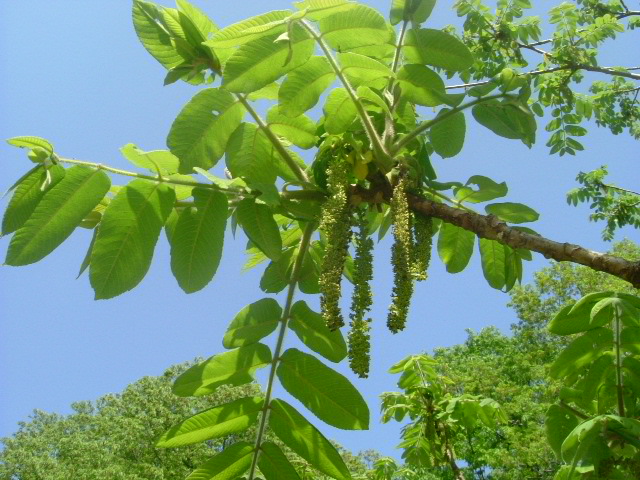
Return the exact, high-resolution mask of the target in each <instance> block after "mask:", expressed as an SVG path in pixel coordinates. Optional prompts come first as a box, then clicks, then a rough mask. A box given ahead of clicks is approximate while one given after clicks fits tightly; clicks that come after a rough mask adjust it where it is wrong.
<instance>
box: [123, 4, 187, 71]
mask: <svg viewBox="0 0 640 480" xmlns="http://www.w3.org/2000/svg"><path fill="white" fill-rule="evenodd" d="M161 18H162V7H159V6H157V5H155V4H153V3H151V2H145V1H142V0H134V2H133V26H134V28H135V31H136V34H137V35H138V39H140V42H141V43H142V45H143V46H144V48H146V49H147V52H149V53H150V54H151V56H152V57H154V58H155V59H156V60H157V61H158V62H160V63H161V64H162V66H164V67H165V68H167V69H171V68H173V67H177V66H178V65H180V64H181V63H182V62H183V61H184V60H185V58H184V57H183V56H182V55H180V54H179V53H178V50H177V49H176V47H175V45H174V44H173V42H172V41H171V36H170V35H169V32H168V31H167V30H166V29H165V28H164V27H163V26H162V24H161V23H160V19H161Z"/></svg>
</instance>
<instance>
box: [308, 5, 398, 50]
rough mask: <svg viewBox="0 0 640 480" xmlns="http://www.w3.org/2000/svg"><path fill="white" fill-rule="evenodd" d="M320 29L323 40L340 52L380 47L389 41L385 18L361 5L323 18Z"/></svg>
mask: <svg viewBox="0 0 640 480" xmlns="http://www.w3.org/2000/svg"><path fill="white" fill-rule="evenodd" d="M319 28H320V33H321V34H322V38H323V40H324V41H325V42H326V43H327V44H329V46H330V47H331V48H333V49H334V50H338V51H344V50H348V49H350V48H355V47H361V46H365V45H380V44H383V43H386V42H387V40H388V39H389V31H388V30H387V25H386V22H385V19H384V17H383V16H382V15H380V13H379V12H378V11H377V10H375V9H373V8H371V7H367V6H365V5H360V4H358V5H356V6H355V7H354V8H352V9H350V10H348V11H346V12H339V13H335V14H333V15H331V16H328V17H325V18H323V19H322V20H320V24H319Z"/></svg>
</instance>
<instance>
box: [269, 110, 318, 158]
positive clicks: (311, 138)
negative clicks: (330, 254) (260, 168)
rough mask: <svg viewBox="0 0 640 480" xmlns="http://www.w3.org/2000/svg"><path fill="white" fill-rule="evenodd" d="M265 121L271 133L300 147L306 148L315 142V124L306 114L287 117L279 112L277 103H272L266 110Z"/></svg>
mask: <svg viewBox="0 0 640 480" xmlns="http://www.w3.org/2000/svg"><path fill="white" fill-rule="evenodd" d="M267 123H268V124H269V128H270V129H271V131H273V133H275V134H276V135H280V136H281V137H284V138H286V139H287V140H289V141H290V142H291V143H293V144H294V145H296V146H298V147H300V148H304V149H308V148H311V147H314V146H315V144H316V141H317V137H316V124H315V122H314V121H313V120H311V119H310V118H309V117H307V116H306V115H300V116H298V117H288V116H286V115H283V114H282V113H280V111H279V107H278V105H274V106H273V107H271V108H270V109H269V111H268V112H267Z"/></svg>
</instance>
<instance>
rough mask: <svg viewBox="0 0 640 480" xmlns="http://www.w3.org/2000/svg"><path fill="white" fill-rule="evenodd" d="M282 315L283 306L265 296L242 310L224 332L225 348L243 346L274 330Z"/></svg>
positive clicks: (223, 342) (223, 341) (223, 343)
mask: <svg viewBox="0 0 640 480" xmlns="http://www.w3.org/2000/svg"><path fill="white" fill-rule="evenodd" d="M281 317H282V308H280V305H278V302H276V301H275V300H274V299H273V298H263V299H261V300H258V301H257V302H254V303H252V304H250V305H247V306H246V307H244V308H243V309H242V310H240V311H239V312H238V313H237V315H236V316H235V317H234V319H233V320H232V321H231V323H230V324H229V327H228V328H227V332H226V333H225V334H224V338H223V340H222V345H223V346H224V348H235V347H243V346H245V345H251V344H252V343H256V342H258V341H259V340H260V339H262V338H264V337H266V336H267V335H269V334H270V333H271V332H273V331H274V330H275V329H276V327H277V326H278V323H280V319H281Z"/></svg>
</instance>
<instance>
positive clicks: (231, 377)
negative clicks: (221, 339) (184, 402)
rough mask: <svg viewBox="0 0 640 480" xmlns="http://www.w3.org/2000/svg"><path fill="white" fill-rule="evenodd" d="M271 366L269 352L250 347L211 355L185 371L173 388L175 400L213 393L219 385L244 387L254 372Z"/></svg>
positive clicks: (264, 347) (255, 346) (267, 349)
mask: <svg viewBox="0 0 640 480" xmlns="http://www.w3.org/2000/svg"><path fill="white" fill-rule="evenodd" d="M270 363H271V350H269V347H267V346H266V345H263V344H262V343H254V344H251V345H247V346H244V347H240V348H236V349H235V350H231V351H229V352H224V353H220V354H218V355H214V356H213V357H210V358H209V359H207V360H205V361H204V362H200V363H198V364H197V365H194V366H193V367H191V368H189V369H188V370H187V371H186V372H184V373H183V374H182V375H180V376H179V377H178V378H177V379H176V381H175V383H174V384H173V393H175V394H176V395H178V396H179V397H200V396H202V395H208V394H210V393H213V392H214V391H215V389H216V388H218V387H219V386H220V385H234V386H237V385H244V384H246V383H249V382H251V381H253V379H254V376H253V375H254V372H255V371H256V370H257V369H259V368H263V367H266V366H267V365H269V364H270Z"/></svg>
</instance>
